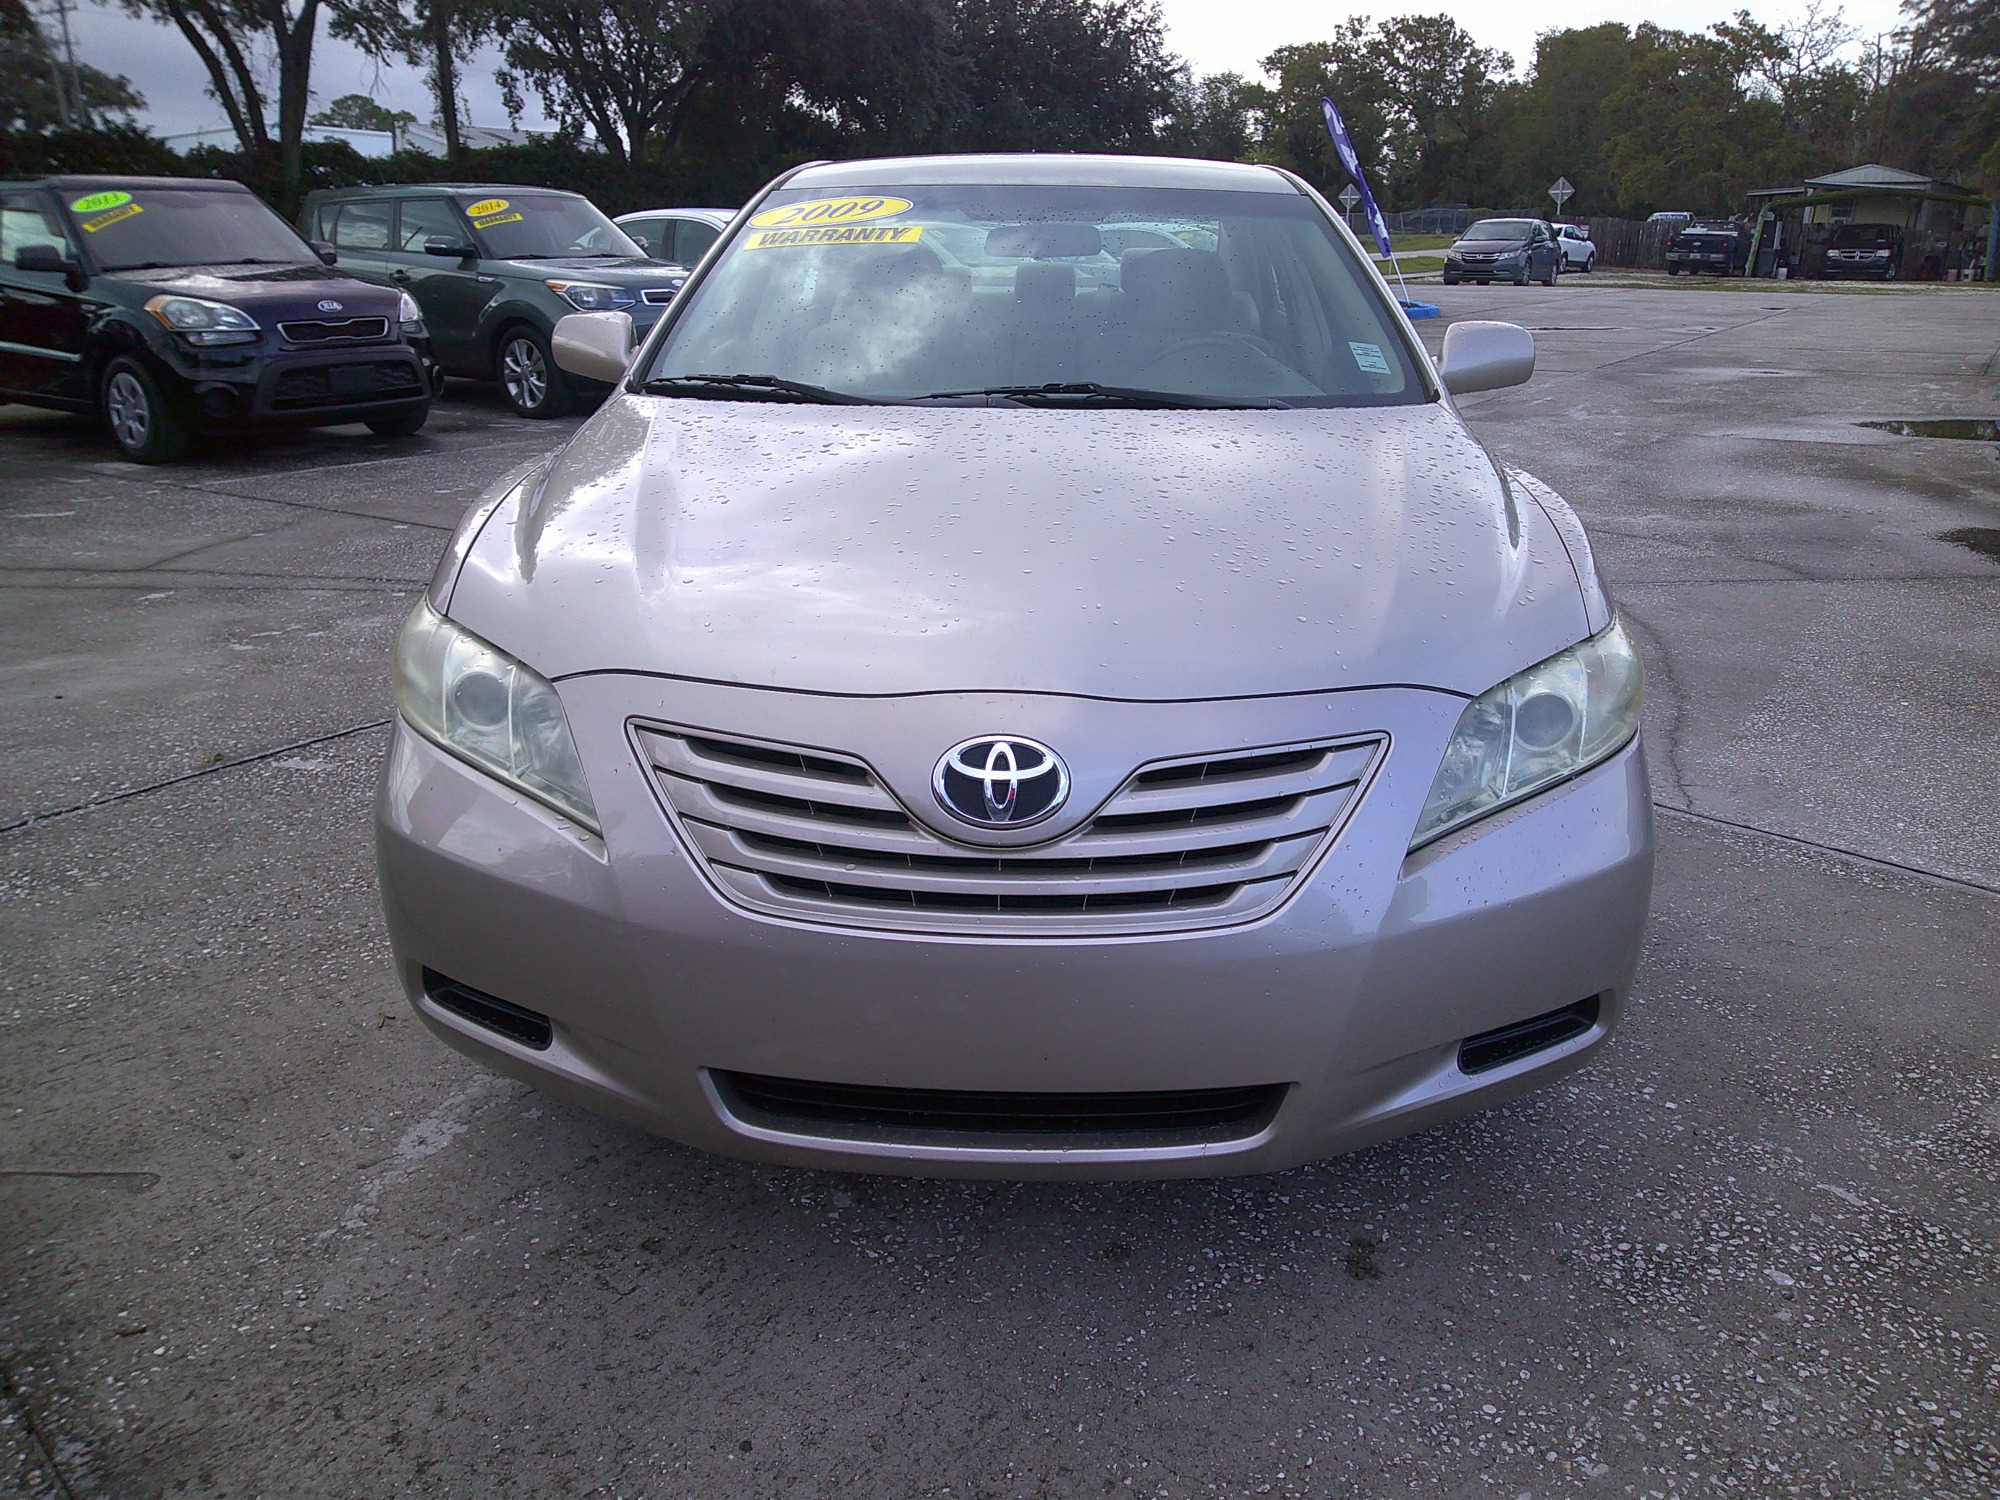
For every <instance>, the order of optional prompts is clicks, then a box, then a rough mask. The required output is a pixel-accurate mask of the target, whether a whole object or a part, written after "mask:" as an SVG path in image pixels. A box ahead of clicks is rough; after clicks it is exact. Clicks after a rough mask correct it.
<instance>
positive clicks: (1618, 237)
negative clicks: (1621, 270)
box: [1576, 219, 1681, 271]
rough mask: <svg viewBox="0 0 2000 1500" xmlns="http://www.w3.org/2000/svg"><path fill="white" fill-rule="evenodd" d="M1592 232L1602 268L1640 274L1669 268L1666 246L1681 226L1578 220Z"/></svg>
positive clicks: (1625, 221) (1627, 220)
mask: <svg viewBox="0 0 2000 1500" xmlns="http://www.w3.org/2000/svg"><path fill="white" fill-rule="evenodd" d="M1576 222H1577V223H1579V224H1582V225H1583V226H1584V227H1585V228H1587V229H1588V230H1589V231H1590V239H1591V243H1592V244H1594V245H1596V246H1597V263H1598V264H1599V265H1600V266H1624V267H1628V268H1630V269H1634V270H1640V271H1664V270H1665V269H1666V268H1667V242H1668V241H1669V240H1671V239H1672V238H1673V237H1674V234H1675V232H1676V231H1677V230H1679V229H1680V227H1681V226H1680V224H1678V223H1666V224H1652V223H1648V222H1647V221H1646V220H1644V219H1578V220H1577V221H1576Z"/></svg>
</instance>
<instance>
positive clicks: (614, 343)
mask: <svg viewBox="0 0 2000 1500" xmlns="http://www.w3.org/2000/svg"><path fill="white" fill-rule="evenodd" d="M633 343H634V340H633V337H632V319H631V316H630V315H629V314H626V313H622V312H594V313H571V314H569V316H568V317H564V318H558V319H556V331H555V336H554V337H553V338H551V339H550V340H549V352H550V353H551V354H553V355H555V357H556V363H557V364H558V365H560V366H561V367H562V368H563V369H565V370H567V371H569V373H570V374H572V375H581V376H582V377H583V378H584V379H585V380H596V381H600V382H602V383H603V384H605V385H616V384H617V383H618V382H619V381H621V380H623V379H624V378H625V367H626V366H627V365H629V364H631V363H632V347H633Z"/></svg>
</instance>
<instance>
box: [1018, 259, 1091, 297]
mask: <svg viewBox="0 0 2000 1500" xmlns="http://www.w3.org/2000/svg"><path fill="white" fill-rule="evenodd" d="M1014 300H1015V301H1017V302H1035V303H1053V302H1074V301H1075V300H1076V267H1075V266H1065V265H1058V264H1056V263H1054V262H1052V261H1041V260H1031V261H1028V262H1026V263H1025V264H1023V265H1019V266H1016V267H1015V268H1014Z"/></svg>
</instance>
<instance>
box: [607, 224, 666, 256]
mask: <svg viewBox="0 0 2000 1500" xmlns="http://www.w3.org/2000/svg"><path fill="white" fill-rule="evenodd" d="M618 227H619V228H620V229H622V230H624V231H625V232H626V233H627V234H629V235H631V236H632V238H633V239H635V240H637V241H638V242H639V243H640V244H641V245H644V246H645V247H646V253H647V254H648V255H650V256H652V257H653V259H655V260H672V259H673V256H672V255H670V254H668V253H667V250H666V248H665V241H666V239H667V237H668V236H667V229H668V227H669V221H668V220H666V219H635V220H633V221H632V222H631V223H629V224H620V225H619V226H618Z"/></svg>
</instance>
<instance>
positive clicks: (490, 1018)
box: [424, 969, 556, 1052]
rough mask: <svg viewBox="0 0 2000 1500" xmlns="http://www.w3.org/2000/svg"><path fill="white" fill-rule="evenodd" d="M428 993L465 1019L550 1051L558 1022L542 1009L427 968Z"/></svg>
mask: <svg viewBox="0 0 2000 1500" xmlns="http://www.w3.org/2000/svg"><path fill="white" fill-rule="evenodd" d="M424 997H425V998H426V999H427V1000H429V1001H430V1002H431V1004H433V1005H435V1006H436V1007H437V1008H438V1009H439V1010H444V1011H449V1012H451V1014H453V1015H454V1016H457V1017H458V1018H459V1019H460V1020H461V1021H470V1022H471V1023H472V1024H473V1025H475V1026H478V1027H480V1028H482V1029H483V1030H486V1031H491V1032H494V1033H496V1034H498V1035H500V1036H504V1037H505V1038H507V1040H508V1041H510V1042H514V1043H517V1044H518V1045H520V1046H523V1047H527V1048H529V1049H530V1050H532V1051H535V1052H546V1051H547V1050H548V1047H549V1044H550V1043H551V1042H553V1041H554V1040H555V1036H556V1032H555V1027H554V1025H553V1024H552V1023H551V1022H550V1020H549V1018H548V1017H547V1016H545V1015H543V1014H542V1013H541V1012H540V1011H534V1010H529V1009H527V1007H525V1006H521V1005H515V1004H513V1003H512V1002H510V1001H506V1000H502V999H500V998H498V997H497V996H494V995H488V994H485V993H484V992H482V991H480V990H475V989H473V988H472V987H471V986H470V985H464V984H460V983H459V982H458V981H457V980H455V979H447V978H445V977H444V975H442V974H439V973H436V972H435V971H433V970H430V969H426V970H424Z"/></svg>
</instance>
